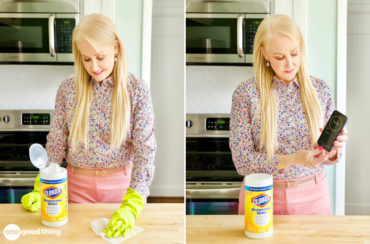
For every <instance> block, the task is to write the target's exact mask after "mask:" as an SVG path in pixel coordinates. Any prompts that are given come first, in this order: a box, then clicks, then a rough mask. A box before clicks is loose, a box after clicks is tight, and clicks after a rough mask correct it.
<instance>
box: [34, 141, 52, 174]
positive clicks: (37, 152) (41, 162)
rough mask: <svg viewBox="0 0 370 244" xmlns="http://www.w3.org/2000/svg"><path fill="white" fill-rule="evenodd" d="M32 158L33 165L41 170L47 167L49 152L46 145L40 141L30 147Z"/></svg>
mask: <svg viewBox="0 0 370 244" xmlns="http://www.w3.org/2000/svg"><path fill="white" fill-rule="evenodd" d="M29 154H30V159H31V163H32V164H33V166H35V167H36V168H39V169H40V170H41V169H43V168H45V167H46V165H47V163H48V154H47V152H46V150H45V149H44V147H43V146H42V145H40V144H38V143H34V144H32V145H31V146H30V149H29Z"/></svg>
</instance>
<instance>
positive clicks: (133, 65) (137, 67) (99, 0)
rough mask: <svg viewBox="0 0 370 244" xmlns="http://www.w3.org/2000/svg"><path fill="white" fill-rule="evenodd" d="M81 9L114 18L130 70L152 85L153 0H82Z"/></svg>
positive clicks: (84, 11)
mask: <svg viewBox="0 0 370 244" xmlns="http://www.w3.org/2000/svg"><path fill="white" fill-rule="evenodd" d="M81 12H82V16H84V15H87V14H92V13H101V14H104V15H106V16H108V17H110V18H111V19H112V20H113V21H114V23H115V24H116V25H117V27H118V29H119V32H120V35H121V37H122V39H123V42H124V45H125V47H126V52H127V60H128V61H127V62H128V70H129V71H130V72H132V73H133V74H134V75H135V76H137V77H139V78H141V79H143V80H144V81H145V82H147V84H150V67H151V62H150V61H151V36H152V35H151V27H152V0H136V1H132V0H119V1H116V0H82V2H81Z"/></svg>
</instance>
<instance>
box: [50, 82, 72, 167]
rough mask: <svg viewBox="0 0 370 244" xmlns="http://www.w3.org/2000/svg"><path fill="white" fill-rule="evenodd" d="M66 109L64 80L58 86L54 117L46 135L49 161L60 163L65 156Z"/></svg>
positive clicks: (66, 137)
mask: <svg viewBox="0 0 370 244" xmlns="http://www.w3.org/2000/svg"><path fill="white" fill-rule="evenodd" d="M68 135H69V132H68V128H67V111H66V106H65V96H64V82H63V83H62V84H61V85H60V86H59V88H58V91H57V95H56V98H55V108H54V119H53V121H52V124H51V129H50V132H49V134H48V135H47V142H46V148H45V149H46V151H47V153H48V156H49V162H54V163H58V164H59V165H61V164H62V162H63V158H65V156H66V150H67V146H68V145H67V139H68Z"/></svg>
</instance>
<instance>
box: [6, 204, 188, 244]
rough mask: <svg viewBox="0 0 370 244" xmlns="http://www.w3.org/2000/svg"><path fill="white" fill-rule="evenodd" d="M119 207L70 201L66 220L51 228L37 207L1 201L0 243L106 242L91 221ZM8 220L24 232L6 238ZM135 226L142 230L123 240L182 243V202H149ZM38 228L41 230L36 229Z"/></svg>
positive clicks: (109, 214) (110, 214)
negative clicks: (14, 236) (96, 231)
mask: <svg viewBox="0 0 370 244" xmlns="http://www.w3.org/2000/svg"><path fill="white" fill-rule="evenodd" d="M119 207H120V204H118V203H113V204H112V203H106V204H93V203H89V204H69V220H68V223H67V224H65V225H63V226H60V227H54V228H51V227H47V226H44V225H42V224H41V215H40V211H39V212H33V213H31V212H28V211H25V210H23V208H22V205H20V204H0V216H1V217H0V243H27V244H32V243H37V244H40V243H53V244H56V243H89V244H92V243H109V242H107V241H105V240H103V239H102V238H101V237H99V236H97V235H96V234H95V233H94V232H93V231H92V229H91V226H90V222H91V221H93V220H95V219H99V218H104V217H105V218H109V219H110V218H111V216H112V214H113V212H114V211H115V210H117V209H118V208H119ZM9 224H16V225H18V226H19V229H20V230H21V232H22V230H23V232H24V235H22V234H21V235H20V236H19V238H18V239H17V240H15V241H9V240H7V239H6V238H5V236H4V233H3V232H4V228H5V227H6V226H7V225H9ZM136 226H137V227H140V228H143V229H144V231H143V232H140V233H138V234H136V235H135V236H134V237H132V238H131V239H128V240H126V241H124V242H123V243H125V244H133V243H135V244H137V243H145V244H147V243H148V244H150V243H171V244H172V243H184V204H183V203H148V204H147V205H146V206H145V207H144V210H143V211H142V212H141V214H140V215H139V217H138V219H137V221H136ZM39 229H40V230H41V231H42V232H44V233H43V234H38V233H37V232H35V231H37V230H39ZM25 230H33V231H34V233H36V234H31V232H29V234H27V233H26V232H25ZM41 231H40V233H41ZM58 232H59V236H58Z"/></svg>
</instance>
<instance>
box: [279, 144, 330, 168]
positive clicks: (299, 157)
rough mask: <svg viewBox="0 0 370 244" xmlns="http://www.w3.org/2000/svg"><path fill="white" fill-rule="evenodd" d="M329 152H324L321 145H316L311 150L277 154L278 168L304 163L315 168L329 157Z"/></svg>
mask: <svg viewBox="0 0 370 244" xmlns="http://www.w3.org/2000/svg"><path fill="white" fill-rule="evenodd" d="M329 156H330V155H329V154H328V153H325V151H324V149H323V147H317V146H316V148H315V149H312V150H302V151H299V152H296V153H293V154H291V155H279V156H278V158H277V159H278V169H284V168H287V167H289V166H292V165H306V166H310V167H313V168H317V167H318V166H319V164H321V163H323V162H325V161H326V160H328V158H329Z"/></svg>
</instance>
